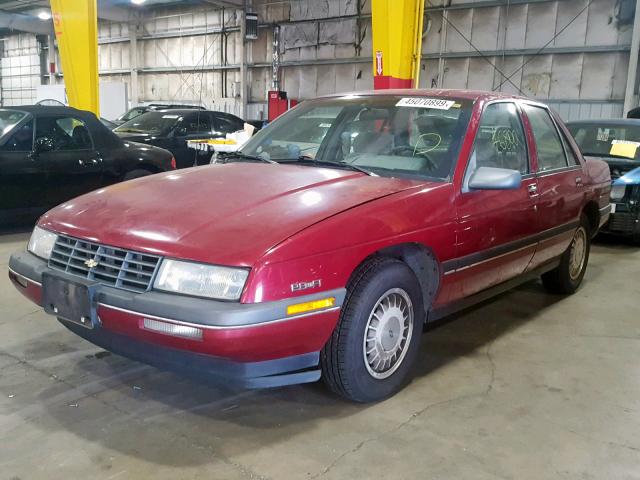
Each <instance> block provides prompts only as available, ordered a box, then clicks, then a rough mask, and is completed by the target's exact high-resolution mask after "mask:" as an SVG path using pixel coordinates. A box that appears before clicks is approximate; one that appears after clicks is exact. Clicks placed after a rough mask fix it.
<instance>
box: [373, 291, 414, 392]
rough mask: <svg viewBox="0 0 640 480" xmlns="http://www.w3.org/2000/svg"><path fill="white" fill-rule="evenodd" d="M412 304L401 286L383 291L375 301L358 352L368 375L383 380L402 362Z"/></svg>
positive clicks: (408, 336) (409, 335)
mask: <svg viewBox="0 0 640 480" xmlns="http://www.w3.org/2000/svg"><path fill="white" fill-rule="evenodd" d="M412 331H413V305H412V303H411V299H410V298H409V295H408V294H407V292H405V291H404V290H402V289H401V288H392V289H391V290H387V291H386V292H385V293H384V294H383V295H382V296H381V297H380V298H379V299H378V301H377V302H376V304H375V306H374V307H373V310H372V311H371V314H370V315H369V320H368V321H367V326H366V328H365V332H364V341H363V345H362V353H363V355H364V364H365V365H366V367H367V371H368V372H369V374H370V375H371V376H372V377H374V378H377V379H384V378H387V377H389V376H391V375H392V374H393V372H395V371H396V370H397V369H398V367H400V365H401V364H402V361H403V360H404V357H405V356H406V354H407V350H408V347H409V344H410V342H411V334H412Z"/></svg>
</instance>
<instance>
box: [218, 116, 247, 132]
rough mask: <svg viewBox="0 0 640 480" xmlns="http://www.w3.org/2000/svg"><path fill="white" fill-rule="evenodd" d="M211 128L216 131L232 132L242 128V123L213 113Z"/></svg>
mask: <svg viewBox="0 0 640 480" xmlns="http://www.w3.org/2000/svg"><path fill="white" fill-rule="evenodd" d="M213 123H214V125H213V128H214V130H215V131H216V132H221V133H233V132H237V131H238V130H242V128H243V125H241V124H240V123H239V122H238V121H236V120H235V119H233V118H229V117H223V116H221V115H220V116H219V115H215V116H214V117H213Z"/></svg>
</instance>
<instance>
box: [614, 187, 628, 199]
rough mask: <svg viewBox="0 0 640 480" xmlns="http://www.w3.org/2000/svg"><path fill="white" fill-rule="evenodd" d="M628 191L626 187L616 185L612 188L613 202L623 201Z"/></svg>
mask: <svg viewBox="0 0 640 480" xmlns="http://www.w3.org/2000/svg"><path fill="white" fill-rule="evenodd" d="M626 190H627V186H626V185H614V186H613V187H611V200H615V201H619V200H622V197H624V194H625V191H626Z"/></svg>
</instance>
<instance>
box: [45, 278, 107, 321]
mask: <svg viewBox="0 0 640 480" xmlns="http://www.w3.org/2000/svg"><path fill="white" fill-rule="evenodd" d="M97 287H98V284H97V283H96V284H94V283H89V282H82V281H74V280H70V279H68V278H65V277H62V276H60V275H55V274H53V273H50V272H44V273H43V274H42V305H43V307H44V311H45V312H46V313H48V314H50V315H55V316H56V317H58V318H62V319H64V320H68V321H70V322H73V323H77V324H78V325H82V326H83V327H86V328H95V327H96V326H97V325H98V314H97V301H96V291H97Z"/></svg>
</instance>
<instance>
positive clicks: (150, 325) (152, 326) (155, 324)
mask: <svg viewBox="0 0 640 480" xmlns="http://www.w3.org/2000/svg"><path fill="white" fill-rule="evenodd" d="M144 329H145V330H150V331H152V332H155V333H162V334H164V335H171V336H174V337H182V338H191V339H193V340H202V329H201V328H196V327H190V326H189V325H178V324H176V323H169V322H161V321H159V320H153V319H151V318H145V319H144Z"/></svg>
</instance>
